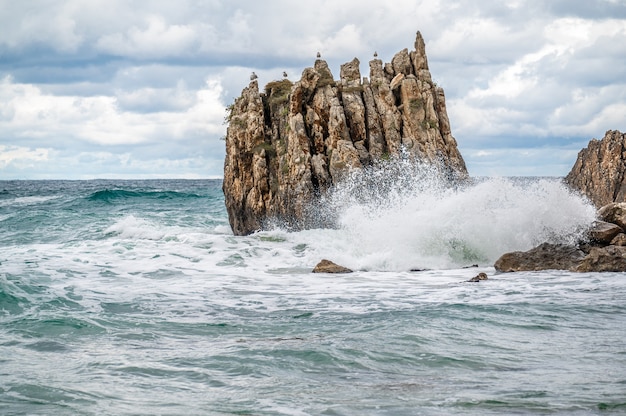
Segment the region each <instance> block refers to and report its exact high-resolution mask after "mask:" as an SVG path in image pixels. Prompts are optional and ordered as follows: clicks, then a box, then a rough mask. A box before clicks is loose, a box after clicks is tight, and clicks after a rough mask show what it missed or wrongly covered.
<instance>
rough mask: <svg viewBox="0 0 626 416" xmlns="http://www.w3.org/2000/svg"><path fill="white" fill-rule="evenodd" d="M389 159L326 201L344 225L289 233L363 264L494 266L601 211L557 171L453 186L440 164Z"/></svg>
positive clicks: (574, 230)
mask: <svg viewBox="0 0 626 416" xmlns="http://www.w3.org/2000/svg"><path fill="white" fill-rule="evenodd" d="M390 163H395V164H396V166H391V167H389V166H385V167H382V168H380V167H379V168H376V169H373V170H369V171H364V172H360V173H355V174H354V175H352V176H351V177H350V178H348V180H346V181H345V182H344V183H342V184H340V186H339V187H338V188H337V190H336V191H335V192H334V194H332V196H331V197H330V198H329V199H328V200H327V205H328V206H330V207H331V208H332V211H333V213H332V214H334V215H336V216H337V218H338V224H339V230H337V231H335V232H333V231H322V230H316V231H310V232H302V233H297V235H296V236H293V237H291V238H292V239H293V240H298V239H302V241H303V242H304V243H306V244H307V245H308V246H310V248H311V251H312V252H315V254H317V255H324V256H328V257H331V259H332V258H336V259H338V260H340V261H343V264H344V265H345V266H347V267H352V268H357V269H361V270H395V271H400V270H409V269H412V268H437V269H438V268H455V267H459V266H466V265H471V264H474V263H477V264H481V265H492V264H493V262H494V261H495V260H496V259H497V258H498V257H499V256H500V255H502V254H503V253H505V252H509V251H517V250H528V249H530V248H532V247H533V246H535V245H538V244H540V243H542V242H545V241H552V242H574V241H576V240H577V239H578V238H580V236H581V233H582V231H583V230H584V229H585V228H586V227H587V226H588V225H589V224H590V223H591V222H592V221H593V220H594V218H595V209H594V208H593V207H592V206H591V205H590V204H589V203H588V202H586V201H585V200H583V199H581V198H580V197H578V196H576V195H574V194H572V193H571V192H570V191H569V190H568V189H567V188H566V186H565V185H563V183H562V181H561V180H560V179H557V178H554V179H541V180H528V181H523V180H518V181H514V180H511V179H504V178H492V179H486V180H484V181H480V182H478V183H475V184H473V185H468V186H462V187H456V188H455V187H453V186H450V184H449V183H447V182H446V180H444V179H443V176H442V175H441V173H440V172H438V171H437V170H436V169H432V168H430V167H424V166H420V165H416V164H414V163H411V162H407V161H396V162H390ZM311 233H313V235H310V234H311Z"/></svg>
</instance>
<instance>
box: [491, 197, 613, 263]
mask: <svg viewBox="0 0 626 416" xmlns="http://www.w3.org/2000/svg"><path fill="white" fill-rule="evenodd" d="M625 207H626V204H608V205H606V206H604V207H602V208H600V209H599V210H598V217H599V218H600V219H601V220H599V221H595V222H594V223H593V224H591V226H590V227H589V229H588V230H587V232H586V235H587V237H586V241H581V242H579V244H578V245H575V246H573V245H565V244H550V243H543V244H541V245H539V246H537V247H535V248H533V249H531V250H528V251H523V252H522V251H516V252H512V253H506V254H503V255H502V256H501V257H500V258H499V259H498V260H497V261H496V263H495V264H494V267H495V269H496V271H498V272H519V271H538V270H553V269H554V270H569V271H573V272H626V234H625V233H624V228H622V227H621V226H620V225H618V224H616V223H618V222H619V223H620V224H622V223H623V222H622V220H623V217H622V215H621V213H622V209H624V208H625ZM602 220H605V221H602Z"/></svg>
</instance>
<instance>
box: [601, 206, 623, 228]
mask: <svg viewBox="0 0 626 416" xmlns="http://www.w3.org/2000/svg"><path fill="white" fill-rule="evenodd" d="M598 218H600V219H601V220H602V221H606V222H610V223H613V224H616V225H619V226H620V227H622V228H624V229H626V202H612V203H610V204H608V205H605V206H603V207H602V208H600V209H599V210H598Z"/></svg>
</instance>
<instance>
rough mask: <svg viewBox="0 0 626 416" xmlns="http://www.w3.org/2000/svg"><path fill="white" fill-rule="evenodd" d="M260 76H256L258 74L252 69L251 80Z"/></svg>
mask: <svg viewBox="0 0 626 416" xmlns="http://www.w3.org/2000/svg"><path fill="white" fill-rule="evenodd" d="M257 78H258V77H257V76H256V74H255V73H254V71H252V74H250V81H254V80H255V79H257Z"/></svg>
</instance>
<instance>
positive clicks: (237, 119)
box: [223, 32, 467, 235]
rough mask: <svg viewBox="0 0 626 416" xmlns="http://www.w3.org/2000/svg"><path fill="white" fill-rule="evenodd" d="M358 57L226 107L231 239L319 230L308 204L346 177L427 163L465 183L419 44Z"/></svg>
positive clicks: (247, 94)
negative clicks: (402, 163) (408, 161)
mask: <svg viewBox="0 0 626 416" xmlns="http://www.w3.org/2000/svg"><path fill="white" fill-rule="evenodd" d="M369 68H370V72H369V74H370V76H369V79H368V78H362V77H361V73H360V68H359V61H358V59H356V58H355V59H353V60H352V61H350V62H348V63H345V64H344V65H342V66H341V73H340V80H338V81H335V80H334V78H333V75H332V73H331V71H330V69H329V68H328V65H327V63H326V62H325V61H324V60H321V59H317V60H316V61H315V65H314V66H313V67H312V68H306V69H305V70H304V71H303V72H302V77H301V79H300V80H299V81H297V82H295V83H292V82H291V81H289V80H287V79H283V80H280V81H275V82H271V83H269V84H268V85H267V86H266V87H265V91H264V92H260V91H259V86H258V81H257V79H256V78H255V79H252V80H251V82H250V85H249V86H248V87H247V88H245V89H244V90H243V91H242V94H241V96H240V97H239V98H237V99H236V100H235V102H234V103H233V105H232V106H231V107H229V114H228V117H227V119H228V130H227V134H226V160H225V162H224V182H223V190H224V195H225V202H226V208H227V211H228V216H229V220H230V224H231V227H232V229H233V232H234V233H235V234H236V235H245V234H249V233H252V232H254V231H256V230H259V229H263V228H264V227H265V226H266V225H267V223H268V222H270V221H273V220H278V221H280V222H281V223H282V224H283V225H287V226H290V227H293V228H303V227H308V226H316V225H320V223H323V221H324V218H319V217H320V216H319V215H316V213H315V212H312V209H313V208H312V203H311V202H312V201H314V200H315V199H317V198H318V197H319V196H321V195H324V194H325V192H326V191H327V190H328V189H329V188H330V187H331V186H332V185H333V184H336V183H337V182H338V181H340V180H341V178H342V177H343V176H344V175H346V173H348V172H349V171H350V170H351V169H356V168H361V167H363V166H367V165H368V164H371V163H374V162H376V161H379V160H386V159H389V158H394V157H399V156H400V154H401V153H403V152H404V153H405V154H408V155H409V157H415V158H419V159H420V160H423V161H427V162H432V163H433V164H437V165H438V166H440V167H441V168H442V170H443V171H444V172H445V173H446V174H448V175H449V176H450V177H451V178H453V179H456V178H465V177H467V170H466V168H465V162H464V161H463V158H462V157H461V154H460V153H459V151H458V149H457V144H456V141H455V139H454V138H453V137H452V134H451V130H450V122H449V120H448V115H447V110H446V103H445V97H444V93H443V89H442V88H440V87H438V86H437V85H436V84H435V83H433V81H432V78H431V74H430V71H429V69H428V60H427V58H426V52H425V45H424V40H423V38H422V36H421V34H420V33H419V32H418V33H417V38H416V40H415V50H413V51H411V52H409V51H408V50H407V49H404V50H402V51H400V52H399V53H397V54H396V55H395V56H394V57H393V59H392V61H391V63H387V64H385V65H383V62H382V61H381V60H379V59H373V60H372V61H370V62H369Z"/></svg>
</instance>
